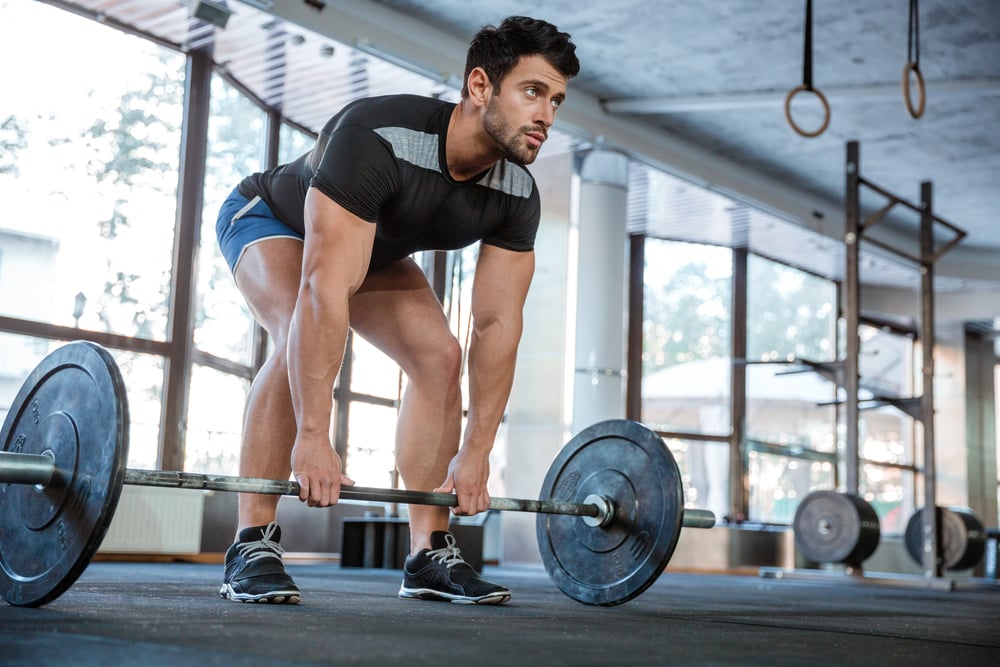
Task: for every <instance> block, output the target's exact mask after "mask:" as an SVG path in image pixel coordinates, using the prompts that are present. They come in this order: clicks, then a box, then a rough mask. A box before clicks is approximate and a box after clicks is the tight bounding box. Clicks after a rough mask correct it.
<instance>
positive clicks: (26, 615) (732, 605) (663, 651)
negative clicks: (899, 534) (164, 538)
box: [0, 562, 1000, 667]
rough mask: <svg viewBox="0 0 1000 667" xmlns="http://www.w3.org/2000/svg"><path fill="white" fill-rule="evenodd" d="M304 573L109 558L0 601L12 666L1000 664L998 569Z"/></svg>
mask: <svg viewBox="0 0 1000 667" xmlns="http://www.w3.org/2000/svg"><path fill="white" fill-rule="evenodd" d="M289 571H290V572H291V574H292V575H293V576H294V577H295V579H296V581H297V582H298V584H299V586H300V587H301V588H302V589H303V602H302V604H301V605H298V606H267V605H252V604H238V603H233V602H227V601H223V600H221V599H220V598H219V597H218V595H217V590H218V585H219V580H220V577H221V574H222V572H221V566H220V565H215V564H210V565H209V564H199V563H122V562H94V563H91V564H90V565H89V566H88V568H87V569H86V571H84V573H83V574H82V576H81V577H80V579H79V580H78V581H77V582H76V583H75V584H74V585H73V587H72V588H70V589H69V591H67V592H66V593H64V594H63V595H62V596H61V597H60V598H58V599H57V600H55V601H54V602H52V603H51V604H49V605H47V606H45V607H42V608H38V609H32V608H22V607H10V606H3V607H0V641H2V644H3V648H2V649H0V664H2V665H5V666H21V665H60V664H73V665H91V664H95V665H96V664H100V665H103V666H104V667H108V666H110V665H124V664H128V665H171V666H174V667H178V666H183V665H199V666H203V665H226V666H233V665H290V666H291V665H394V664H400V665H465V664H475V665H477V666H480V667H481V666H483V665H611V664H614V665H664V664H679V665H684V664H690V665H719V664H724V665H737V664H738V665H769V666H773V665H815V664H823V665H827V664H832V665H921V666H924V665H949V666H953V665H961V666H962V667H969V666H972V665H990V666H993V667H995V666H996V665H1000V585H989V584H988V583H986V582H983V580H979V581H980V582H982V583H981V585H975V586H968V587H961V586H960V587H958V588H957V589H956V590H937V589H934V588H930V587H927V586H916V585H900V584H898V583H897V584H895V585H893V584H891V583H888V584H887V583H878V584H876V583H870V582H869V581H862V582H858V581H856V580H855V581H852V580H849V579H845V578H844V576H843V575H837V574H830V575H829V576H828V577H827V576H825V575H823V576H820V577H818V578H815V577H810V578H809V579H806V580H799V579H798V578H795V577H792V578H784V579H775V578H767V577H759V576H747V575H722V574H711V575H709V574H693V573H674V572H670V571H667V572H666V573H665V574H664V575H663V576H661V577H660V578H659V579H658V580H657V581H656V583H655V584H654V585H653V586H652V587H651V588H650V589H649V590H647V591H646V592H645V593H643V594H642V595H641V596H639V597H638V598H636V599H634V600H632V601H630V602H628V603H626V604H624V605H621V606H618V607H593V606H587V605H583V604H580V603H578V602H575V601H573V600H571V599H570V598H568V597H566V596H565V595H564V594H563V593H561V592H560V591H559V590H558V589H557V588H556V587H555V585H554V584H553V583H552V582H551V581H550V580H549V578H548V575H547V574H546V573H545V572H544V570H542V569H541V568H538V569H534V568H511V567H490V566H487V568H486V575H487V576H489V577H491V578H493V579H494V580H496V581H500V582H502V583H504V584H505V585H507V586H509V587H510V588H511V590H512V593H513V599H512V600H511V601H510V603H508V604H506V605H504V606H500V607H470V606H463V605H452V604H446V603H437V602H423V601H404V600H399V599H398V598H397V597H396V591H397V589H398V587H399V583H400V573H399V571H395V570H372V569H354V568H341V567H340V565H339V564H336V563H321V564H307V563H292V564H290V565H289ZM912 583H916V582H915V581H911V584H912ZM922 583H925V582H922Z"/></svg>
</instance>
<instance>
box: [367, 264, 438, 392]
mask: <svg viewBox="0 0 1000 667" xmlns="http://www.w3.org/2000/svg"><path fill="white" fill-rule="evenodd" d="M350 310H351V328H353V329H354V331H355V332H356V333H358V334H359V335H361V336H362V337H363V338H364V339H365V340H367V341H368V342H370V343H371V344H372V345H374V346H375V347H377V348H378V349H380V350H382V351H383V352H384V353H386V354H387V355H389V357H391V358H392V359H393V360H394V361H395V362H396V363H397V364H399V366H400V367H401V368H402V369H403V371H404V372H406V373H411V371H412V370H414V368H415V365H417V364H419V362H420V361H421V360H422V359H424V358H426V357H427V356H428V355H429V354H431V353H434V352H439V351H441V350H448V349H450V346H451V345H454V344H455V343H456V341H455V338H454V336H453V335H452V334H451V330H450V329H449V328H448V320H447V319H446V318H445V316H444V312H443V311H442V309H441V304H440V303H439V302H438V300H437V297H436V296H434V291H433V290H432V289H431V286H430V284H429V283H428V282H427V278H426V277H425V276H424V273H423V272H422V271H421V270H420V268H419V267H418V266H417V265H416V263H415V262H413V260H411V259H404V260H401V261H399V262H396V263H395V264H393V265H392V266H390V267H388V268H386V269H384V270H382V271H379V272H378V273H374V274H370V275H369V276H368V277H367V278H366V279H365V282H364V283H363V284H362V286H361V289H359V290H358V292H357V293H356V294H355V295H354V296H353V297H352V298H351V303H350Z"/></svg>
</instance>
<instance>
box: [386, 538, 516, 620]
mask: <svg viewBox="0 0 1000 667" xmlns="http://www.w3.org/2000/svg"><path fill="white" fill-rule="evenodd" d="M431 547H432V548H431V549H424V550H423V551H421V552H419V553H417V554H415V555H413V556H408V557H407V558H406V562H405V563H404V564H403V585H402V586H401V587H400V589H399V597H401V598H405V599H420V600H445V601H448V602H454V603H457V604H503V603H504V602H506V601H507V600H509V599H510V591H509V590H507V589H506V588H504V587H503V586H498V585H497V584H494V583H492V582H490V581H486V580H485V579H483V578H482V577H480V576H479V574H478V573H477V572H476V570H475V569H474V568H473V567H472V566H471V565H469V564H468V563H466V562H465V560H464V559H463V558H462V554H461V553H460V551H459V549H458V547H456V546H455V537H454V536H453V535H452V534H451V533H447V532H444V531H440V530H439V531H435V532H433V533H431Z"/></svg>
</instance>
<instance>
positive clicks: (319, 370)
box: [288, 279, 349, 435]
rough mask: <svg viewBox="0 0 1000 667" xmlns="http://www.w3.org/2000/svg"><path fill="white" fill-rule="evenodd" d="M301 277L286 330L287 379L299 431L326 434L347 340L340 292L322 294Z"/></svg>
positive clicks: (344, 309) (344, 313)
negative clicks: (297, 294)
mask: <svg viewBox="0 0 1000 667" xmlns="http://www.w3.org/2000/svg"><path fill="white" fill-rule="evenodd" d="M313 282H314V281H312V280H308V279H305V280H303V285H302V288H301V290H300V292H299V298H298V302H297V303H296V307H295V312H294V313H293V315H292V322H291V326H290V329H289V332H288V381H289V387H290V389H291V395H292V407H293V409H294V411H295V422H296V424H297V426H298V429H299V432H300V433H303V434H323V435H326V434H329V432H330V415H331V412H332V409H333V385H334V382H335V381H336V378H337V373H338V372H339V371H340V366H341V363H342V362H343V358H344V347H345V345H346V343H347V331H348V321H349V315H348V308H347V299H346V298H345V296H343V295H329V294H323V293H322V292H321V291H320V290H317V289H315V286H314V284H313Z"/></svg>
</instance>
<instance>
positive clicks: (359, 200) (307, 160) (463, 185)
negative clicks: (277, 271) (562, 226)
mask: <svg viewBox="0 0 1000 667" xmlns="http://www.w3.org/2000/svg"><path fill="white" fill-rule="evenodd" d="M454 108H455V105H454V104H452V103H449V102H443V101H441V100H435V99H431V98H425V97H419V96H415V95H391V96H385V97H374V98H369V99H364V100H359V101H356V102H352V103H351V104H349V105H347V106H346V107H344V109H343V110H342V111H341V112H340V113H338V114H337V115H335V116H334V117H333V118H331V119H330V120H329V121H327V123H326V125H325V126H324V127H323V131H322V132H321V133H320V136H319V138H318V139H317V141H316V145H315V146H314V147H313V149H312V150H311V151H310V152H308V153H306V154H305V155H303V156H301V157H299V158H298V159H296V160H295V161H293V162H290V163H288V164H285V165H281V166H279V167H276V168H274V169H272V170H270V171H267V172H263V173H257V174H254V175H252V176H249V177H247V178H246V179H244V180H243V182H242V183H240V185H239V191H240V193H241V194H242V195H244V196H245V197H247V198H252V197H254V196H255V195H260V197H261V198H262V199H263V200H264V201H265V202H266V203H267V205H268V206H270V208H271V210H272V211H273V212H274V214H275V215H276V216H277V217H278V219H279V220H281V221H282V222H283V223H285V224H286V225H288V226H289V227H291V228H293V229H295V230H297V231H299V232H301V233H305V221H304V217H305V215H304V210H303V207H304V203H305V197H306V191H307V190H308V189H309V187H310V186H313V187H316V188H318V189H319V190H320V191H321V192H323V193H324V194H325V195H327V196H329V197H330V198H331V199H333V200H334V201H336V202H337V203H338V204H340V205H341V206H343V207H344V208H345V209H347V210H348V211H350V212H351V213H353V214H354V215H357V216H358V217H360V218H362V219H364V220H368V221H369V222H373V223H375V224H376V226H377V228H376V232H375V245H374V248H373V250H372V259H371V264H370V266H369V271H378V270H380V269H383V268H385V267H386V266H388V265H389V264H391V263H393V262H395V261H397V260H399V259H402V258H403V257H406V256H407V255H409V254H411V253H413V252H416V251H418V250H451V249H455V248H462V247H465V246H468V245H471V244H472V243H475V242H477V241H482V242H484V243H488V244H490V245H495V246H499V247H501V248H505V249H507V250H514V251H528V250H531V249H532V248H533V247H534V242H535V234H536V232H537V231H538V220H539V216H540V205H539V198H538V188H537V186H536V185H535V180H534V178H532V176H531V174H530V173H529V172H528V170H527V168H525V167H524V165H521V164H517V163H515V162H512V161H510V160H501V161H500V162H498V163H497V164H495V165H494V166H493V167H491V168H490V169H488V170H487V171H485V172H483V173H481V174H479V175H477V176H476V177H474V178H472V179H469V180H468V181H461V182H459V181H456V180H454V179H453V178H452V177H451V175H450V174H449V172H448V167H447V163H446V161H445V139H446V136H447V131H448V122H449V119H450V117H451V112H452V110H453V109H454Z"/></svg>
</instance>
